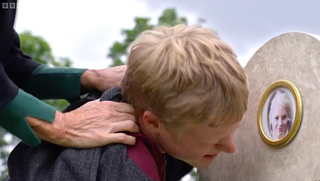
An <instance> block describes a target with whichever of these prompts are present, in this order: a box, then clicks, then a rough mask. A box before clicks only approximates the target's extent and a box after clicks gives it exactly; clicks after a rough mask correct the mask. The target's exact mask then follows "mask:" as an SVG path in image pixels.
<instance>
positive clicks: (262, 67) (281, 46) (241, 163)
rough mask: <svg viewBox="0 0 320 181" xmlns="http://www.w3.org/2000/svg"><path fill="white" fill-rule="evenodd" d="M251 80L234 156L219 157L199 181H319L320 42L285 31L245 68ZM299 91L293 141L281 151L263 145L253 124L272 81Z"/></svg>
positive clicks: (313, 38)
mask: <svg viewBox="0 0 320 181" xmlns="http://www.w3.org/2000/svg"><path fill="white" fill-rule="evenodd" d="M245 70H246V71H247V74H248V76H249V82H250V96H249V106H248V111H247V113H246V114H245V116H244V120H243V122H242V124H241V126H240V127H239V129H238V130H237V131H235V132H234V141H235V143H236V145H237V150H236V152H235V153H234V154H219V155H218V157H217V158H216V160H215V161H214V163H213V164H212V165H211V166H210V168H208V169H206V170H200V171H199V175H200V180H201V181H316V180H317V181H318V180H320V41H319V40H318V39H317V36H314V35H310V34H305V33H298V32H292V33H285V34H282V35H279V36H277V37H275V38H273V39H271V40H270V41H268V42H267V43H266V44H264V45H263V46H262V47H261V48H260V49H259V50H258V51H257V52H256V53H255V54H254V56H253V57H252V58H251V59H250V61H249V62H248V64H247V65H246V67H245ZM280 79H285V80H288V81H290V82H292V83H293V84H294V85H295V86H296V87H297V88H298V89H299V92H300V94H301V97H302V100H303V101H302V102H303V118H302V122H301V126H300V129H299V131H298V133H297V134H296V136H295V137H294V139H293V140H292V141H291V142H290V143H289V144H287V145H286V146H284V147H282V148H274V147H272V146H269V145H267V144H266V143H265V142H264V141H263V140H262V139H261V137H260V134H259V131H258V126H257V113H258V107H259V102H260V100H261V97H262V95H263V94H264V92H265V91H266V89H267V88H268V87H269V86H270V85H271V84H273V83H274V82H275V81H278V80H280Z"/></svg>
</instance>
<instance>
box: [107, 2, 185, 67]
mask: <svg viewBox="0 0 320 181" xmlns="http://www.w3.org/2000/svg"><path fill="white" fill-rule="evenodd" d="M134 21H135V26H134V27H133V29H125V30H122V31H121V34H122V35H123V36H124V41H123V42H119V41H117V42H115V43H114V44H113V46H112V47H111V48H110V50H109V54H108V58H111V59H112V64H111V65H110V66H111V67H113V66H119V65H124V64H125V62H126V61H125V59H126V55H127V53H128V47H129V45H130V44H131V43H132V42H133V41H134V40H135V39H136V37H137V36H138V35H139V34H140V33H141V32H143V31H145V30H150V29H152V28H153V27H155V25H152V24H150V18H142V17H137V18H135V19H134ZM180 23H185V24H187V19H186V18H185V17H179V16H178V14H177V12H176V10H175V9H174V8H169V9H166V10H164V12H163V13H162V15H161V16H160V17H159V19H158V25H166V26H174V25H177V24H180Z"/></svg>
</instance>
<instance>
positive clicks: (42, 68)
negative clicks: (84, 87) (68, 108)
mask: <svg viewBox="0 0 320 181" xmlns="http://www.w3.org/2000/svg"><path fill="white" fill-rule="evenodd" d="M5 70H6V72H7V75H8V76H9V77H10V79H11V80H12V81H13V82H14V83H15V84H16V85H17V86H18V87H20V88H22V89H23V90H24V91H26V92H28V93H30V94H32V95H34V96H35V97H37V98H39V99H67V100H72V99H74V100H75V99H78V98H79V97H80V94H81V75H82V74H83V72H84V71H85V70H87V69H76V68H66V67H49V66H48V65H43V64H39V63H36V62H35V61H33V60H32V59H31V58H30V57H29V56H27V55H25V54H23V52H22V51H21V50H20V39H19V35H18V34H17V32H15V31H14V46H13V48H12V52H11V61H10V63H9V64H8V65H6V66H5Z"/></svg>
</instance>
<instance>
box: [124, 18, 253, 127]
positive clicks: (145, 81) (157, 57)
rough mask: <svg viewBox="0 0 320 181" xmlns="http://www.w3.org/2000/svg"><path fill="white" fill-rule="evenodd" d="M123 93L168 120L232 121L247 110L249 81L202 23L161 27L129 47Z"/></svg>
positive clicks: (139, 107) (230, 52) (140, 109)
mask: <svg viewBox="0 0 320 181" xmlns="http://www.w3.org/2000/svg"><path fill="white" fill-rule="evenodd" d="M127 66H128V67H127V72H126V75H125V78H124V80H123V82H122V87H123V89H122V90H123V97H124V100H126V101H127V102H128V103H130V104H132V105H133V107H134V108H135V109H136V111H137V113H138V115H140V116H141V114H142V113H143V112H144V111H146V110H149V111H151V112H153V113H154V114H155V115H156V116H158V118H159V119H160V120H161V121H163V122H164V123H166V124H169V125H181V124H183V123H185V122H190V123H191V122H193V123H206V124H208V125H210V126H220V125H223V124H232V123H235V122H238V121H240V120H241V119H242V117H243V114H244V113H245V112H246V110H247V102H248V94H249V91H248V83H247V76H246V73H245V71H244V69H243V68H242V67H241V65H240V64H239V62H238V61H237V59H236V55H235V53H234V52H233V50H232V49H231V48H230V47H229V46H228V45H226V44H225V43H224V42H223V41H221V40H220V39H219V38H218V36H217V35H216V34H215V32H214V31H213V30H211V29H208V28H200V27H197V26H186V25H183V24H181V25H176V26H174V27H165V26H160V27H156V28H154V29H153V30H148V31H145V32H143V33H142V34H141V35H140V36H139V37H138V38H137V39H136V40H135V41H134V42H133V43H132V44H131V47H130V53H129V56H128V62H127Z"/></svg>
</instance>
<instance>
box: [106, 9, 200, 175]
mask: <svg viewBox="0 0 320 181" xmlns="http://www.w3.org/2000/svg"><path fill="white" fill-rule="evenodd" d="M134 21H135V26H134V27H133V29H125V30H122V31H121V34H122V35H123V36H124V40H123V42H119V41H117V42H115V43H114V44H113V46H112V47H111V48H110V49H109V54H108V55H107V57H108V58H111V59H112V63H111V65H110V66H111V67H113V66H119V65H124V64H126V55H127V54H128V47H129V45H130V44H131V43H132V42H133V41H134V40H135V39H136V37H137V36H138V35H139V34H140V33H142V32H143V31H145V30H150V29H152V28H153V27H155V26H159V25H164V26H175V25H177V24H181V23H184V24H188V22H187V19H186V18H185V17H179V15H178V13H177V12H176V10H175V8H168V9H165V10H164V12H163V13H162V15H161V16H160V17H159V18H158V24H157V25H152V24H150V18H142V17H137V18H135V19H134ZM202 23H205V19H203V18H199V20H198V24H199V25H201V24H202ZM190 176H191V177H192V180H194V181H198V180H199V178H198V174H197V172H196V171H195V170H193V171H192V172H191V173H190Z"/></svg>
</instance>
